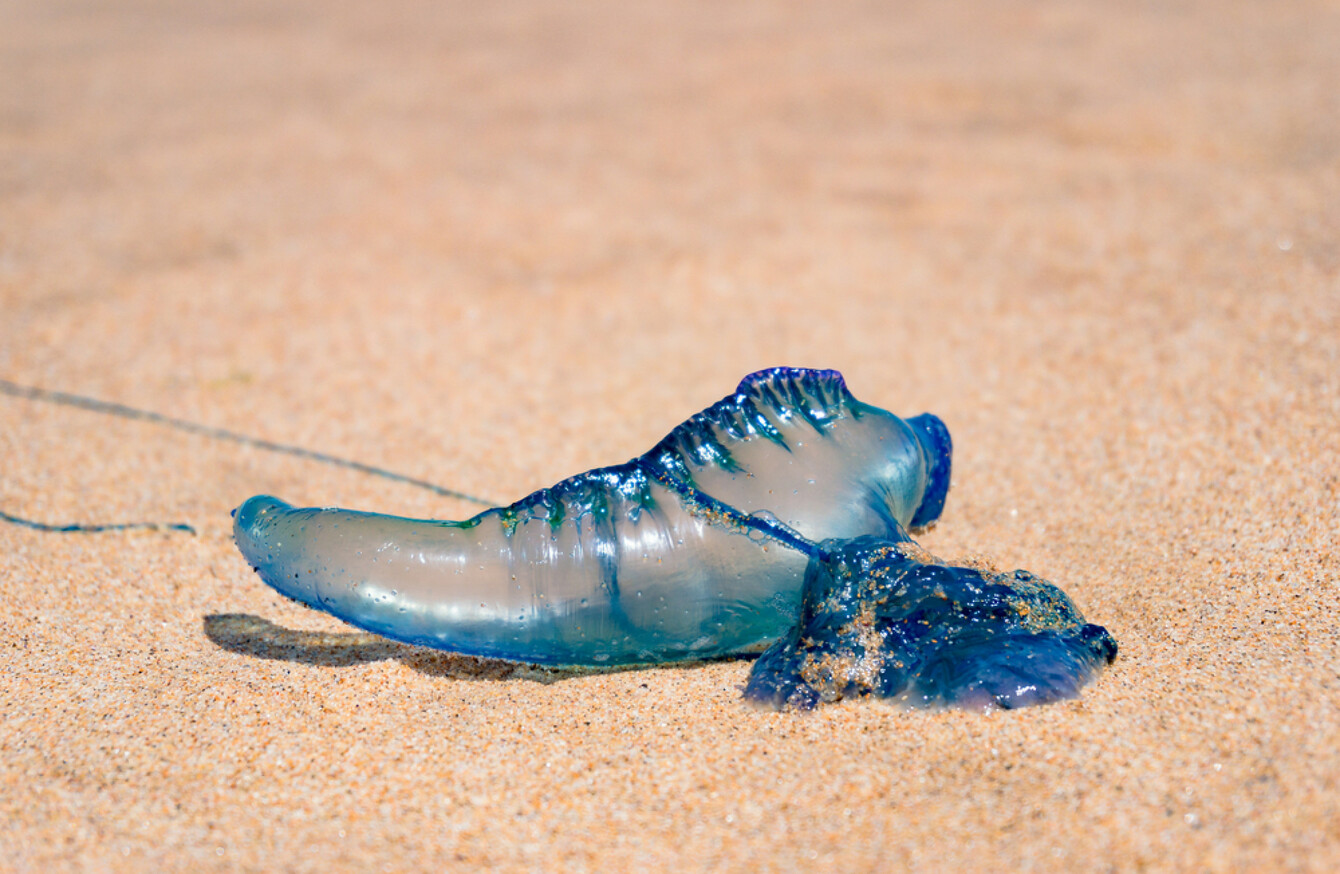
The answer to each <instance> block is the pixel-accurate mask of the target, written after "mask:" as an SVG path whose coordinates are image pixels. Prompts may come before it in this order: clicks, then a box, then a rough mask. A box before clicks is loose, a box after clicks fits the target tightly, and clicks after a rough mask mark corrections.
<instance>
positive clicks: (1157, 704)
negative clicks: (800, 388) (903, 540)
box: [0, 0, 1340, 872]
mask: <svg viewBox="0 0 1340 874" xmlns="http://www.w3.org/2000/svg"><path fill="white" fill-rule="evenodd" d="M1338 85H1340V7H1337V5H1336V4H1335V3H1334V2H1291V3H1252V2H1241V3H1239V2H1214V3H1200V4H1197V3H1180V2H1174V3H1127V2H1115V3H1113V2H1040V3H1033V2H1000V3H959V4H951V3H937V2H924V3H922V2H912V3H826V4H811V3H747V4H717V3H675V4H659V3H641V2H638V3H628V2H609V3H594V4H582V5H580V6H579V7H578V6H575V5H574V6H568V5H561V4H548V3H531V2H508V3H498V4H474V3H430V2H407V0H393V2H387V3H381V4H358V3H346V2H320V3H318V2H279V3H270V2H264V3H263V2H250V0H247V2H228V3H224V2H198V3H170V2H147V0H125V2H118V3H112V4H108V3H92V2H79V0H52V2H40V3H38V2H15V0H5V2H0V313H2V316H0V379H4V380H9V381H12V382H13V383H17V384H21V385H25V386H38V387H42V388H45V389H51V390H62V391H67V392H74V393H78V394H81V395H87V396H92V397H95V398H100V399H103V400H106V401H111V402H116V403H121V404H126V405H130V406H132V407H136V408H140V409H146V410H153V411H156V412H158V413H161V414H164V415H168V416H174V417H179V418H182V419H186V420H190V421H192V422H198V423H202V424H205V425H209V426H213V427H219V428H226V429H230V430H233V431H237V432H241V433H244V434H248V435H252V436H255V437H257V438H262V439H267V440H272V441H278V442H282V443H288V444H295V445H300V446H303V447H306V448H309V449H312V450H315V451H320V452H326V453H331V454H333V455H338V456H342V457H347V458H352V459H357V460H359V461H361V462H365V463H367V464H372V465H379V466H383V467H386V468H390V469H393V470H396V471H399V472H402V473H405V474H407V475H410V476H414V477H419V478H422V479H425V480H429V481H432V482H435V483H440V484H442V485H444V486H448V487H450V488H453V489H458V490H460V491H463V492H466V493H470V494H474V495H483V496H486V497H488V498H491V499H495V500H497V501H499V502H500V503H506V502H510V501H512V500H515V499H516V498H519V497H521V496H522V495H524V494H526V493H528V492H530V491H532V490H533V489H535V488H538V487H540V486H545V485H549V484H551V483H553V482H555V481H557V480H559V479H561V478H563V477H565V476H568V475H570V474H573V473H576V472H578V471H582V470H585V469H587V468H590V467H593V466H597V465H602V464H611V463H615V462H619V461H623V460H625V459H627V458H629V457H631V456H634V455H636V454H639V453H641V452H643V451H644V450H646V449H647V448H649V447H650V446H651V445H652V444H653V443H654V442H655V441H656V440H658V439H659V438H660V437H661V436H663V435H664V434H665V433H666V432H667V431H668V430H669V429H670V428H671V427H673V426H674V425H676V424H677V423H678V422H680V421H681V420H682V419H684V418H686V417H687V416H688V415H690V414H692V413H694V412H696V411H697V410H699V409H701V408H702V407H704V406H706V405H708V404H709V403H712V402H713V401H716V400H717V399H719V398H721V397H722V396H724V395H725V394H727V393H728V392H730V391H731V390H732V389H733V388H734V386H735V384H736V382H737V381H738V380H739V379H740V377H741V376H743V375H744V374H746V373H749V372H751V371H753V370H757V369H759V368H762V367H768V366H775V365H795V366H814V367H828V368H836V369H839V370H841V371H842V372H843V373H845V374H846V377H847V381H848V383H849V385H850V386H851V388H852V390H853V392H854V393H855V394H856V395H857V396H858V397H859V398H861V399H862V400H865V401H868V402H871V403H874V404H878V405H880V406H883V407H886V408H888V409H891V410H893V411H894V412H897V413H899V414H903V415H913V414H916V413H920V412H923V411H932V412H935V413H937V414H938V415H940V416H941V417H942V418H943V419H944V420H945V421H946V422H947V423H948V425H949V428H950V430H951V431H952V433H953V435H954V439H955V443H956V457H955V471H954V484H953V489H952V491H951V493H950V496H949V501H948V505H947V507H946V511H945V514H944V517H943V520H942V521H941V523H940V525H939V526H938V527H937V528H935V529H934V530H932V531H931V532H930V533H928V534H927V535H925V536H923V537H922V538H921V542H922V543H923V545H925V546H926V547H927V548H929V549H930V550H932V551H933V552H935V553H936V554H938V555H941V556H944V557H946V558H950V559H959V558H964V557H971V556H987V557H989V559H990V560H991V561H993V562H994V563H995V564H996V565H998V566H1000V567H1002V568H1014V567H1021V568H1027V569H1029V570H1031V571H1033V572H1035V573H1037V574H1039V575H1041V576H1044V577H1046V578H1048V579H1050V580H1052V581H1054V582H1056V583H1057V584H1059V585H1061V586H1062V587H1063V588H1064V589H1066V591H1068V592H1069V593H1070V595H1071V596H1072V597H1073V598H1074V599H1075V601H1076V602H1077V603H1078V604H1079V605H1080V607H1081V608H1082V609H1083V610H1084V612H1085V615H1086V617H1087V618H1088V619H1089V620H1090V621H1092V622H1096V623H1099V624H1102V625H1104V626H1106V627H1107V628H1109V629H1110V630H1111V631H1112V633H1113V634H1114V635H1115V637H1116V638H1117V640H1118V641H1119V642H1120V646H1121V652H1120V656H1119V658H1118V660H1117V662H1116V663H1115V664H1114V665H1113V666H1112V667H1111V668H1110V669H1109V670H1108V671H1107V672H1106V673H1105V674H1103V675H1102V676H1101V677H1100V678H1099V679H1098V681H1097V682H1096V683H1094V684H1093V685H1091V686H1089V687H1088V688H1086V690H1085V691H1084V694H1083V696H1082V697H1081V698H1080V699H1079V700H1075V701H1071V702H1066V703H1062V704H1058V705H1053V706H1048V707H1042V708H1033V709H1026V710H1021V711H1013V712H1005V711H996V712H990V713H977V712H958V711H953V712H908V711H903V710H899V709H896V708H894V707H891V706H889V705H887V704H882V703H879V702H875V701H846V702H843V703H841V704H838V705H835V706H829V707H824V708H822V709H820V710H818V711H816V712H814V713H811V714H808V715H804V714H800V715H798V714H794V713H772V712H760V711H757V710H753V709H750V708H748V707H746V706H745V705H744V704H743V703H742V702H741V700H740V692H741V688H742V686H743V684H744V682H745V678H746V676H747V674H748V671H749V667H750V663H749V662H747V661H725V662H715V663H710V664H703V665H695V666H688V667H678V668H658V669H650V670H638V671H624V672H615V673H604V674H588V675H582V674H574V673H571V672H569V673H564V672H556V671H546V670H542V669H538V668H533V667H526V666H517V665H511V664H507V663H501V662H487V661H478V660H474V659H470V658H464V657H459V656H453V655H450V654H447V653H440V652H434V651H430V650H424V649H417V648H414V647H409V646H402V645H400V644H396V643H392V642H389V641H385V640H382V639H379V638H376V637H373V636H371V635H367V634H362V633H357V632H355V631H353V630H352V629H350V628H349V627H347V626H344V625H342V624H341V623H339V622H337V621H335V620H333V619H331V618H329V617H326V616H324V615H321V614H317V613H314V612H311V611H307V610H304V609H303V608H301V607H299V606H297V605H295V604H293V603H290V602H287V601H284V600H283V599H281V598H280V597H279V596H277V595H276V594H274V593H273V592H272V591H271V590H269V589H268V588H266V587H265V586H264V585H263V584H262V583H261V582H260V581H259V579H258V578H257V577H256V576H255V574H253V573H252V572H251V570H250V569H249V568H248V567H247V566H246V565H245V564H244V562H243V561H242V559H241V557H240V556H239V554H238V553H237V551H236V549H235V547H234V545H233V543H232V539H231V529H230V519H229V511H230V510H231V509H232V508H233V507H236V506H237V505H238V504H239V503H241V502H242V501H243V500H244V499H245V498H247V497H248V496H250V495H253V494H257V493H269V494H275V495H279V496H281V497H283V498H285V499H286V500H288V501H291V502H294V503H297V504H306V505H317V506H345V507H356V508H360V509H368V510H377V511H381V512H392V513H397V514H402V515H409V516H422V517H437V518H462V517H464V516H468V515H471V514H473V513H474V512H476V511H477V509H478V508H477V507H475V506H473V505H471V504H470V503H468V502H466V501H463V500H457V499H452V498H447V497H441V496H438V495H435V494H433V493H431V492H429V491H426V490H423V489H418V488H414V487H412V486H409V485H403V484H397V483H393V482H388V481H386V480H383V479H379V478H376V477H373V476H368V475H365V474H361V473H358V472H356V471H351V470H347V469H341V468H338V467H333V466H330V465H326V464H321V463H317V462H314V461H309V460H302V459H299V458H294V457H291V456H285V455H277V454H275V453H272V452H267V451H263V450H261V449H259V448H256V447H254V446H245V445H238V444H236V443H229V442H226V441H221V440H217V439H211V438H208V437H205V436H200V435H193V434H189V433H183V432H181V431H178V430H174V429H172V428H169V427H165V426H163V425H161V424H156V423H153V422H145V421H127V420H125V419H121V418H115V417H111V416H107V415H100V414H97V413H94V412H90V411H86V410H80V409H74V408H70V407H68V406H62V405H58V404H53V403H50V402H45V401H41V400H33V399H23V398H20V397H16V396H14V395H13V394H8V395H5V394H0V511H3V512H5V513H8V514H11V515H14V516H20V517H24V518H28V519H32V520H38V521H41V522H45V523H52V524H65V523H74V522H81V523H95V522H104V523H105V522H131V521H145V520H149V521H160V522H182V523H188V524H189V525H191V526H193V527H194V528H195V531H196V533H195V534H194V535H192V534H188V533H183V532H172V531H145V530H132V531H108V532H104V533H81V534H58V533H44V532H40V531H35V530H31V529H28V528H23V527H19V526H17V525H12V524H0V586H2V587H3V592H4V602H5V606H4V608H3V610H0V826H2V827H0V869H4V870H14V871H61V870H90V871H160V870H172V871H211V870H219V871H233V870H257V871H259V870H284V871H312V872H327V871H359V872H369V871H378V872H380V871H391V872H399V871H419V870H431V869H446V870H478V869H481V868H484V867H488V868H492V869H495V870H502V871H526V870H529V871H558V870H571V871H620V870H712V871H724V870H737V871H745V870H749V871H842V872H854V871H894V870H926V871H964V870H983V871H1029V870H1041V871H1134V870H1146V869H1147V870H1184V871H1263V870H1272V871H1293V870H1299V871H1319V872H1321V871H1334V870H1337V869H1340V632H1338V631H1337V627H1338V625H1337V617H1338V616H1340V563H1338V562H1337V552H1338V551H1340V536H1338V535H1337V531H1340V427H1338V425H1340V87H1337V86H1338Z"/></svg>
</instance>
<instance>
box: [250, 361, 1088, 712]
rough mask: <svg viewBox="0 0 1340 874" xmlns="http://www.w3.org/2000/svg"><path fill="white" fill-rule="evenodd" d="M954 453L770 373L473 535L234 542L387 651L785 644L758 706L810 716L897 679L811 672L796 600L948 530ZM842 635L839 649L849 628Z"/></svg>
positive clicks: (413, 524) (766, 662)
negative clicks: (861, 557) (864, 557)
mask: <svg viewBox="0 0 1340 874" xmlns="http://www.w3.org/2000/svg"><path fill="white" fill-rule="evenodd" d="M951 451H952V450H951V443H950V439H949V433H948V431H947V430H946V429H945V427H944V424H943V423H942V422H940V420H939V419H937V418H935V417H934V416H930V415H922V416H917V417H915V418H911V419H908V420H903V419H899V418H898V417H897V416H894V415H893V414H891V413H889V412H887V411H885V410H882V409H879V408H878V407H873V406H870V405H867V404H863V403H861V402H860V401H858V400H856V399H855V398H854V397H853V396H852V395H851V393H850V392H849V391H848V390H847V387H846V385H845V383H844V382H843V379H842V376H841V374H839V373H837V372H835V371H824V370H801V369H793V368H779V369H774V370H767V371H761V372H759V373H755V374H752V375H750V376H748V377H746V378H745V379H744V380H743V381H742V382H741V383H740V385H739V387H738V388H737V389H736V391H735V393H734V394H732V395H730V396H729V397H727V398H725V399H723V400H722V401H720V402H718V403H716V404H714V405H713V406H711V407H709V408H708V409H706V410H704V411H703V412H701V413H699V414H697V415H695V416H693V417H692V418H690V419H689V420H688V421H686V422H684V423H683V424H682V425H680V426H679V427H677V428H675V429H674V430H673V431H672V432H671V433H670V434H669V435H667V436H666V437H665V439H663V440H662V441H661V442H660V443H658V444H657V445H656V446H655V447H653V448H652V450H651V451H650V452H648V453H646V454H644V455H642V456H639V457H637V458H634V459H632V460H631V461H629V462H627V463H625V464H621V465H616V466H613V467H606V468H599V469H596V470H592V471H589V472H587V473H584V474H580V475H578V476H575V477H572V478H570V479H567V480H564V481H563V482H560V483H558V484H557V485H555V486H553V487H551V488H548V489H541V490H540V491H538V492H535V493H534V494H532V495H530V496H528V497H526V498H523V499H522V500H520V501H518V502H516V503H515V504H512V505H511V506H508V507H500V508H495V509H491V510H486V511H485V512H483V513H480V514H479V515H477V516H474V517H472V518H470V519H467V520H464V521H459V522H452V521H434V520H412V519H404V518H398V517H393V516H384V515H379V514H374V513H360V512H354V511H349V510H338V509H312V508H309V509H298V508H293V507H290V506H289V505H287V504H285V503H284V502H282V501H279V500H278V499H276V498H272V497H268V496H257V497H254V498H251V499H250V500H248V501H247V502H245V503H244V504H243V505H242V506H241V507H239V508H238V509H237V510H236V511H235V513H234V516H235V520H234V534H235V537H236V540H237V544H238V546H239V548H240V549H241V551H242V553H243V555H244V556H245V557H246V559H247V560H248V561H249V562H250V563H251V564H252V566H253V567H255V569H256V570H257V571H258V572H259V574H260V575H261V578H262V579H263V580H264V581H265V582H266V583H268V584H269V585H270V586H272V587H274V588H275V589H276V590H278V591H279V592H280V593H282V594H284V595H286V596H288V597H290V598H293V599H295V600H298V601H300V602H302V603H304V604H307V605H309V606H311V607H315V608H317V609H321V610H325V611H327V612H329V613H332V614H333V615H335V616H337V617H339V618H341V619H343V620H345V621H347V622H349V623H351V624H353V625H356V626H359V627H361V628H364V629H367V630H369V631H373V632H376V633H379V634H382V635H385V636H387V637H390V638H394V639H396V640H402V641H405V642H408V643H415V644H421V645H426V646H431V647H436V648H439V649H446V650H450V651H453V652H460V653H466V654H472V655H481V656H490V657H495V658H503V659H512V660H517V661H527V662H535V663H540V664H553V665H617V664H639V663H654V662H670V661H677V660H685V659H701V658H708V657H712V656H718V655H724V654H729V653H739V652H750V651H760V650H762V649H763V648H765V647H767V646H768V645H769V644H773V643H774V642H776V646H774V647H773V650H771V651H770V652H769V655H768V656H765V658H764V659H762V660H760V662H759V663H758V665H756V667H755V672H754V674H755V679H754V680H753V681H751V685H750V692H749V695H750V697H751V698H753V699H755V700H759V701H763V702H765V703H771V704H775V705H778V706H812V705H813V704H814V703H816V702H818V701H820V700H832V699H834V698H836V697H841V695H842V694H857V693H860V694H866V693H871V692H873V693H876V694H883V695H891V694H895V693H891V692H890V691H889V688H890V687H889V684H887V683H886V684H884V685H878V684H876V685H874V686H871V685H869V684H867V685H866V686H862V685H861V684H860V683H855V684H852V683H847V684H845V685H843V684H841V683H837V682H836V681H834V680H831V679H829V680H824V681H819V679H818V678H817V675H816V674H815V673H814V671H813V670H812V669H811V667H810V665H811V664H812V663H813V662H814V659H813V658H809V656H808V655H796V654H795V653H792V654H791V655H787V656H783V655H777V653H778V649H777V647H779V646H787V645H789V646H790V647H791V648H792V650H795V648H796V647H797V646H799V645H801V644H800V639H799V638H798V637H797V636H796V632H795V630H794V629H796V628H799V627H800V626H798V625H797V623H798V621H799V622H804V621H807V620H806V617H810V618H811V619H812V618H813V617H812V614H813V612H814V609H813V604H811V603H810V602H809V601H808V600H807V601H805V602H804V603H802V594H805V595H806V597H810V596H811V595H812V594H814V593H818V591H819V589H820V588H822V587H820V586H818V585H817V583H816V582H815V580H817V579H818V578H819V577H821V576H823V575H824V574H825V573H827V575H828V577H830V578H831V577H832V576H833V573H832V568H834V567H837V565H835V564H834V562H835V561H845V562H846V564H843V565H842V566H843V567H848V566H852V562H851V559H850V557H847V558H841V557H842V556H847V553H848V551H849V550H850V549H851V548H854V546H853V545H854V544H862V548H870V544H883V545H884V546H885V547H887V548H894V547H895V546H897V545H898V544H907V545H908V546H909V547H911V542H910V540H909V539H908V536H907V533H906V531H907V529H908V528H909V527H919V526H924V525H927V524H930V523H931V522H934V521H935V520H936V519H937V518H938V517H939V515H940V512H941V510H942V509H943V506H944V501H945V496H946V494H947V492H948V488H949V478H950V459H951ZM900 554H901V553H900ZM857 564H859V562H857ZM825 569H827V570H825ZM877 576H878V575H877ZM884 576H887V574H884ZM846 589H847V590H849V592H851V593H855V592H857V591H858V590H859V591H860V592H862V593H864V594H863V595H862V596H863V597H865V596H866V595H868V592H866V589H864V588H862V587H861V586H855V587H853V586H851V585H848V586H847V587H846ZM1057 591H1058V592H1059V590H1057ZM815 597H821V598H823V599H826V603H830V605H831V604H832V603H833V602H834V598H835V597H836V596H835V594H834V593H833V592H830V593H828V594H827V595H817V594H816V595H815ZM1061 598H1062V599H1064V595H1061ZM1067 603H1068V602H1067ZM1071 611H1072V613H1073V616H1071V614H1066V615H1067V616H1071V618H1073V619H1074V620H1075V622H1079V621H1080V620H1079V615H1078V612H1077V611H1073V605H1072V606H1071ZM858 612H859V611H858ZM885 613H888V611H887V610H886V611H885ZM810 624H811V625H813V624H814V623H813V622H810ZM829 624H830V625H833V632H834V635H835V637H834V640H835V643H834V646H835V647H840V646H841V645H842V644H841V643H840V641H839V638H841V634H849V633H850V629H849V628H847V627H846V626H847V625H850V623H843V622H841V621H838V622H830V623H829ZM1077 627H1078V626H1077ZM1086 627H1088V628H1096V626H1086ZM816 628H817V626H816ZM1099 630H1100V631H1101V629H1099ZM1103 634H1106V632H1103ZM806 640H807V641H811V642H812V639H811V638H808V637H807V638H806ZM1109 640H1110V638H1109ZM806 645H808V644H806ZM849 648H850V647H849ZM1112 652H1113V654H1114V653H1115V644H1112ZM809 655H813V653H809ZM807 658H808V661H807ZM860 661H861V659H860V658H859V657H855V656H854V657H853V658H850V659H848V662H850V663H852V664H855V663H857V662H860ZM866 661H867V662H868V661H870V659H866ZM828 663H830V666H831V665H832V664H836V662H835V661H834V659H831V658H830V659H828ZM1095 664H1096V663H1095ZM761 669H762V670H763V674H767V675H768V676H769V677H771V679H768V680H762V679H759V678H760V677H761V676H763V674H761V673H760V670H761ZM1095 669H1096V668H1095ZM1093 670H1094V669H1090V670H1088V671H1087V673H1084V675H1083V677H1081V678H1080V679H1078V680H1075V681H1072V682H1070V684H1069V686H1066V689H1069V690H1070V691H1069V693H1068V694H1074V690H1077V689H1078V687H1079V686H1080V685H1082V684H1083V682H1085V680H1087V678H1088V676H1090V675H1091V674H1092V673H1093ZM816 684H817V685H816ZM802 687H804V688H809V689H811V691H812V692H813V694H810V693H807V692H805V691H803V689H802ZM940 697H942V698H945V700H947V701H951V703H952V696H951V697H946V696H943V695H942V696H940ZM1018 697H1019V696H1016V698H1018ZM1043 697H1045V696H1043ZM1052 697H1061V695H1059V694H1058V695H1054V696H1052ZM1020 701H1022V698H1020ZM997 703H1005V702H999V701H998V702H997Z"/></svg>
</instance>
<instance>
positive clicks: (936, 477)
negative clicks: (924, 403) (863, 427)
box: [904, 413, 954, 528]
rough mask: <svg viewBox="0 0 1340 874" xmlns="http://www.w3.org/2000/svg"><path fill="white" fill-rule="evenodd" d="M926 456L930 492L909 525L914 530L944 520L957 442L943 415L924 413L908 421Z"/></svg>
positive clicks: (925, 495) (927, 490)
mask: <svg viewBox="0 0 1340 874" xmlns="http://www.w3.org/2000/svg"><path fill="white" fill-rule="evenodd" d="M904 421H906V422H907V424H908V425H909V426H911V428H912V430H913V432H915V433H916V435H917V441H918V442H920V443H921V451H922V453H923V454H924V455H925V457H926V491H925V493H924V494H923V495H922V497H921V506H919V507H918V508H917V512H916V514H915V515H914V516H913V517H912V521H911V522H910V523H909V527H911V528H924V527H926V526H927V525H929V524H931V523H932V522H934V521H936V520H937V519H939V518H940V514H941V513H943V512H944V508H945V498H946V497H947V496H948V495H949V474H950V468H952V467H953V456H954V442H953V441H952V440H951V439H950V438H949V429H948V428H946V427H945V423H944V422H942V421H941V420H940V417H939V416H933V415H931V414H930V413H922V414H921V415H920V416H913V417H912V418H910V419H905V420H904Z"/></svg>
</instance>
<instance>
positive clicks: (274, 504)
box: [233, 495, 308, 603]
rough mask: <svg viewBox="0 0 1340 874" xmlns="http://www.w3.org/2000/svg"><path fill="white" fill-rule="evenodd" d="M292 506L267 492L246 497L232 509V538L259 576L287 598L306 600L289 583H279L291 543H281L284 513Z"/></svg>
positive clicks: (290, 550) (291, 546)
mask: <svg viewBox="0 0 1340 874" xmlns="http://www.w3.org/2000/svg"><path fill="white" fill-rule="evenodd" d="M292 509H293V508H292V506H290V505H289V504H286V503H284V502H283V501H281V500H279V499H278V498H275V497H271V496H270V495H256V496H255V497H253V498H248V499H247V500H246V501H244V502H243V503H242V506H240V507H238V508H237V509H236V510H234V511H233V540H234V541H235V542H236V543H237V548H238V550H240V551H241V553H242V557H243V558H245V559H246V560H247V564H249V565H251V566H252V567H253V568H254V569H255V570H256V572H257V573H259V574H260V576H261V579H262V580H264V581H265V582H266V583H267V584H269V585H270V586H272V587H274V588H276V589H278V590H279V591H280V592H281V593H282V594H284V595H286V596H287V597H290V598H296V599H297V600H300V601H304V602H305V603H306V602H308V599H307V598H303V597H302V596H301V594H300V593H297V592H294V591H292V590H293V589H294V588H295V587H294V586H292V585H281V584H280V575H281V571H280V565H281V563H283V562H284V561H285V560H287V559H288V558H289V557H290V556H291V554H292V550H293V544H287V547H288V548H287V549H285V546H286V544H284V543H283V540H284V539H285V538H284V537H283V535H282V531H283V530H284V528H285V524H284V521H285V520H284V517H285V514H286V513H287V512H288V511H290V510H292Z"/></svg>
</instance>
